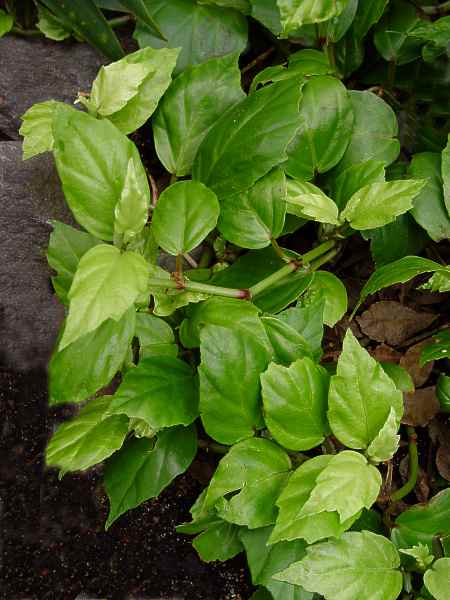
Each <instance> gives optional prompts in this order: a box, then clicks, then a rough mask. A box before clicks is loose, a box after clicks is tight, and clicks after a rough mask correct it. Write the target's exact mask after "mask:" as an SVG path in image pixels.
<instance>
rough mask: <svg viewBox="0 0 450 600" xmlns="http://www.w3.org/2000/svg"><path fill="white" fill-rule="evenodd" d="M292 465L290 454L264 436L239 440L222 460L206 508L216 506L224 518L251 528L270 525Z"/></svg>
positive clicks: (208, 495)
mask: <svg viewBox="0 0 450 600" xmlns="http://www.w3.org/2000/svg"><path fill="white" fill-rule="evenodd" d="M290 468H291V461H290V459H289V456H288V455H287V453H286V452H285V451H284V450H283V449H282V448H280V447H279V446H277V445H276V444H274V443H273V442H270V441H269V440H265V439H262V438H253V439H248V440H244V441H242V442H239V443H238V444H236V445H234V446H232V447H231V449H230V450H229V451H228V453H227V454H226V455H225V456H224V457H223V458H222V459H221V460H220V462H219V466H218V467H217V469H216V471H215V473H214V475H213V477H212V479H211V482H210V484H209V487H208V491H207V493H206V497H205V508H208V507H213V506H215V507H216V509H218V513H219V516H221V517H222V518H224V519H226V520H227V521H229V522H231V523H235V524H236V525H246V526H247V527H249V528H250V529H254V528H256V527H265V526H266V525H270V524H272V523H274V522H275V517H276V508H275V500H276V499H277V497H278V495H279V494H280V491H281V489H282V488H283V486H284V485H285V483H286V480H287V478H288V476H289V471H290ZM231 493H233V496H232V497H231V498H230V499H227V498H226V496H228V495H229V494H231Z"/></svg>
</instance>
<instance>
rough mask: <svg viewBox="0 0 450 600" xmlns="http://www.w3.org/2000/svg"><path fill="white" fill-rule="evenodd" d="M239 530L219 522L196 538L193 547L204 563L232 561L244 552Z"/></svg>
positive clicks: (224, 522)
mask: <svg viewBox="0 0 450 600" xmlns="http://www.w3.org/2000/svg"><path fill="white" fill-rule="evenodd" d="M239 529H240V528H239V527H236V525H233V524H232V523H227V522H226V521H217V522H215V523H213V524H211V525H209V526H208V527H207V528H206V529H205V531H203V532H202V533H200V535H198V536H197V537H196V538H194V540H193V541H192V545H193V546H194V548H195V549H196V550H197V552H198V554H199V556H200V558H201V559H202V560H203V561H204V562H211V561H214V560H220V561H225V560H230V558H233V557H234V556H236V555H237V554H239V553H240V552H242V550H243V548H242V544H241V541H240V539H239Z"/></svg>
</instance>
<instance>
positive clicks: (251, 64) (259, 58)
mask: <svg viewBox="0 0 450 600" xmlns="http://www.w3.org/2000/svg"><path fill="white" fill-rule="evenodd" d="M273 52H275V48H274V47H273V46H272V47H270V48H268V49H267V50H265V51H264V52H263V53H262V54H260V55H259V56H257V57H256V58H255V59H254V60H252V61H251V62H249V63H248V65H245V67H244V68H243V69H242V70H241V74H242V75H243V74H244V73H247V72H248V71H250V70H251V69H253V67H257V66H258V65H259V64H260V63H262V62H263V61H265V60H266V58H268V57H269V56H270V55H271V54H272V53H273Z"/></svg>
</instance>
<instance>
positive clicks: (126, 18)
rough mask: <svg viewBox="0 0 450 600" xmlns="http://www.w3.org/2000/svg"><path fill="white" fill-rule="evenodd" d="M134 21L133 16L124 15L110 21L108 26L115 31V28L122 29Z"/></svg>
mask: <svg viewBox="0 0 450 600" xmlns="http://www.w3.org/2000/svg"><path fill="white" fill-rule="evenodd" d="M132 20H133V17H132V16H131V15H124V16H123V17H115V18H114V19H109V20H108V25H109V26H110V27H112V28H113V29H114V28H115V27H120V26H121V25H126V24H127V23H129V22H130V21H132Z"/></svg>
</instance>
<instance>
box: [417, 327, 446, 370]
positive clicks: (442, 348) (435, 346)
mask: <svg viewBox="0 0 450 600" xmlns="http://www.w3.org/2000/svg"><path fill="white" fill-rule="evenodd" d="M449 356H450V330H446V331H441V332H440V333H438V334H437V335H435V336H433V342H432V343H431V344H430V345H428V346H425V348H424V349H423V350H422V355H421V357H420V363H421V365H424V364H425V363H427V362H430V361H431V360H440V359H441V358H448V357H449Z"/></svg>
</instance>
